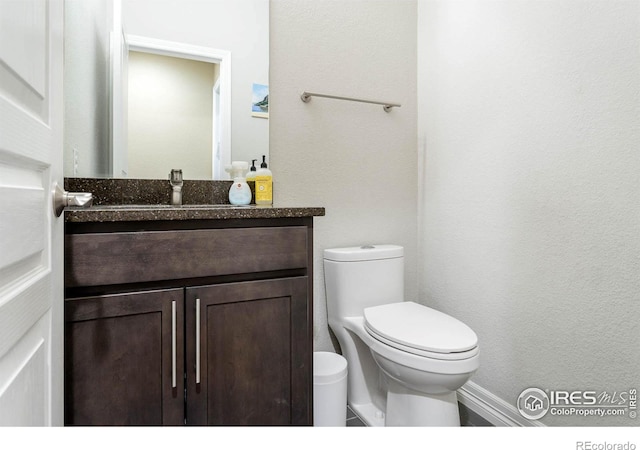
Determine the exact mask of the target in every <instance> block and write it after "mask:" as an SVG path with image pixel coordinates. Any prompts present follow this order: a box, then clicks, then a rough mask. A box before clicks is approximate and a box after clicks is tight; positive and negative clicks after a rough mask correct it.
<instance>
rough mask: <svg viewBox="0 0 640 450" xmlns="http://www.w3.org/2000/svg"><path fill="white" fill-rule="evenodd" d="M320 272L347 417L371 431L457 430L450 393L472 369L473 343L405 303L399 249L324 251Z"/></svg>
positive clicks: (455, 327) (462, 329)
mask: <svg viewBox="0 0 640 450" xmlns="http://www.w3.org/2000/svg"><path fill="white" fill-rule="evenodd" d="M324 269H325V286H326V292H327V312H328V316H329V326H330V328H331V330H332V331H333V332H334V334H335V335H336V337H337V339H338V342H339V343H340V346H341V348H342V353H343V356H344V357H345V358H346V359H347V362H348V365H349V374H348V388H347V398H348V403H349V405H350V406H351V408H352V409H353V410H354V412H355V413H356V414H357V415H358V416H360V418H361V419H362V420H363V421H364V422H365V423H366V424H367V425H370V426H459V425H460V419H459V411H458V403H457V395H456V390H457V389H459V388H460V387H461V386H462V385H463V384H464V383H466V382H467V381H468V379H469V378H470V377H471V375H472V374H473V373H474V372H475V371H476V370H477V369H478V367H479V348H478V339H477V336H476V334H475V333H474V332H473V330H471V329H470V328H469V327H468V326H467V325H465V324H464V323H462V322H460V321H459V320H457V319H455V318H453V317H451V316H449V315H447V314H444V313H442V312H440V311H436V310H434V309H432V308H429V307H427V306H424V305H420V304H418V303H415V302H411V301H405V299H404V281H403V279H404V252H403V248H402V247H400V246H396V245H375V246H370V245H368V246H363V247H347V248H339V249H327V250H325V252H324Z"/></svg>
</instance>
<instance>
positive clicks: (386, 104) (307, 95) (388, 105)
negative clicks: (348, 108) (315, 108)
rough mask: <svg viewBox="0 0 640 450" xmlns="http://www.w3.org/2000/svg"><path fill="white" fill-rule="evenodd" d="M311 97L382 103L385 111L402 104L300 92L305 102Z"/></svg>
mask: <svg viewBox="0 0 640 450" xmlns="http://www.w3.org/2000/svg"><path fill="white" fill-rule="evenodd" d="M311 97H324V98H332V99H334V100H348V101H350V102H360V103H371V104H374V105H382V108H383V109H384V110H385V112H389V111H391V108H399V107H400V106H402V105H399V104H398V103H390V102H378V101H375V100H364V99H361V98H351V97H340V96H337V95H328V94H318V93H315V92H307V91H305V92H303V93H302V94H300V99H301V100H302V101H303V102H305V103H309V102H310V101H311Z"/></svg>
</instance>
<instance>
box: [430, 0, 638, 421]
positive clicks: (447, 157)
mask: <svg viewBox="0 0 640 450" xmlns="http://www.w3.org/2000/svg"><path fill="white" fill-rule="evenodd" d="M639 5H640V3H639V2H638V1H604V0H603V1H590V2H585V1H563V2H538V1H519V2H510V1H458V2H451V1H435V0H433V1H421V2H420V6H419V9H420V19H419V30H420V31H419V49H420V57H419V77H418V78H419V99H420V105H419V133H420V137H421V139H420V145H419V147H420V151H421V154H422V156H423V158H422V168H423V174H422V183H421V197H422V205H423V207H422V209H423V210H422V212H421V215H420V217H421V221H422V227H421V232H420V236H421V240H422V242H421V253H420V266H421V267H420V269H419V279H420V280H421V285H420V292H421V294H422V297H423V301H424V302H425V303H427V304H429V305H433V306H434V307H436V308H439V309H441V310H443V311H445V312H447V313H450V314H451V315H453V316H455V317H458V318H460V319H461V320H463V321H464V322H466V323H467V324H468V325H470V326H471V327H472V328H473V329H474V330H475V331H476V332H477V334H478V336H479V339H480V345H481V347H482V353H481V354H482V362H481V365H482V367H481V369H480V370H479V372H478V373H477V374H476V376H475V377H474V378H473V380H474V381H475V382H476V383H477V384H478V385H480V386H482V387H484V388H485V389H488V390H489V391H490V392H492V393H493V394H495V395H497V396H499V397H501V398H502V399H504V400H505V401H506V402H508V403H509V404H511V405H515V401H516V398H517V396H518V395H519V393H520V392H521V391H522V390H523V389H524V388H527V387H531V386H536V387H541V388H546V389H568V390H573V389H581V390H589V389H592V390H597V391H602V390H606V391H609V392H611V391H618V392H620V391H623V390H628V389H629V388H631V387H636V388H637V387H638V385H639V384H640V378H639V376H638V374H639V373H640V348H639V346H638V343H639V340H638V317H640V276H639V273H640V256H639V255H640V214H639V211H640V187H639V182H638V180H639V175H638V174H640V152H639V150H638V142H640V130H639V127H640V92H639V86H640V53H639V52H638V42H639V41H640V23H639V18H640V8H639ZM543 422H544V423H547V424H553V425H612V424H616V425H637V421H631V420H629V419H628V418H626V417H623V418H608V419H596V418H581V417H577V416H567V417H551V416H550V415H547V417H545V418H544V419H543Z"/></svg>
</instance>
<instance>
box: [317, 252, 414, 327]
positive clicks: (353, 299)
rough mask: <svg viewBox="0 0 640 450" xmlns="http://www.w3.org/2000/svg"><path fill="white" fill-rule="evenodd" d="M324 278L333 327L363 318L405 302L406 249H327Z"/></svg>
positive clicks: (328, 309) (328, 311)
mask: <svg viewBox="0 0 640 450" xmlns="http://www.w3.org/2000/svg"><path fill="white" fill-rule="evenodd" d="M324 279H325V289H326V295H327V314H328V316H329V323H330V324H331V323H332V322H334V323H335V321H340V320H341V319H342V318H344V317H353V316H362V314H363V310H364V308H368V307H370V306H378V305H385V304H388V303H397V302H401V301H404V249H403V247H401V246H398V245H364V246H361V247H345V248H334V249H326V250H325V251H324Z"/></svg>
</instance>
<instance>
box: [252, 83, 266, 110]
mask: <svg viewBox="0 0 640 450" xmlns="http://www.w3.org/2000/svg"><path fill="white" fill-rule="evenodd" d="M251 115H252V116H253V117H262V118H268V117H269V86H267V85H264V84H256V83H254V84H253V93H252V97H251Z"/></svg>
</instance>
